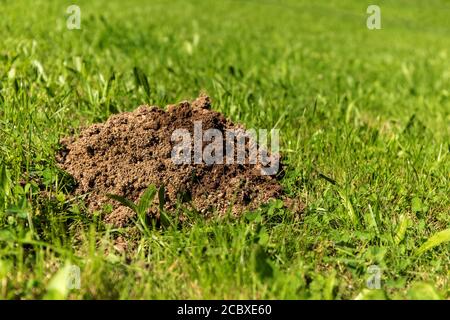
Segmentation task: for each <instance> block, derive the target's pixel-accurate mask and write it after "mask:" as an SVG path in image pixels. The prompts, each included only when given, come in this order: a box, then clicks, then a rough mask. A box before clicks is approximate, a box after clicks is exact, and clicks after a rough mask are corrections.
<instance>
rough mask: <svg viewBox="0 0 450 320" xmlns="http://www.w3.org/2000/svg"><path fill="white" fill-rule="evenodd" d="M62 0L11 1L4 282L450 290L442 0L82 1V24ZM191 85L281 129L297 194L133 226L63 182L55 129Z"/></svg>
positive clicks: (96, 293)
mask: <svg viewBox="0 0 450 320" xmlns="http://www.w3.org/2000/svg"><path fill="white" fill-rule="evenodd" d="M71 4H73V3H72V2H67V1H44V0H35V1H27V0H24V1H15V0H3V1H0V17H1V18H0V141H1V143H0V298H1V299H41V298H70V299H210V298H215V299H231V298H233V299H241V298H249V299H250V298H251V299H355V298H379V299H383V298H386V299H413V298H436V299H449V298H450V284H449V278H450V269H449V265H450V254H449V249H450V242H449V240H450V38H449V34H450V23H449V18H448V17H449V15H450V2H449V1H444V0H429V1H427V2H426V3H425V2H421V1H418V0H414V1H406V0H398V1H382V0H380V1H378V2H377V4H378V5H379V6H380V8H381V24H382V29H381V30H369V29H368V28H367V27H366V19H367V18H368V16H369V15H368V14H367V13H366V9H367V6H368V5H369V4H372V3H369V2H367V3H365V2H361V1H347V0H345V1H337V0H336V1H322V0H320V1H314V2H311V1H293V0H292V1H291V0H281V1H276V0H267V1H256V0H220V1H219V0H217V1H186V0H179V1H170V2H169V1H156V0H155V1H144V0H142V1H138V0H131V1H106V0H101V1H95V2H94V1H76V3H75V4H77V5H78V6H79V7H80V8H81V29H80V30H69V29H67V27H66V20H67V18H68V14H67V13H66V8H67V7H68V6H69V5H71ZM136 74H138V75H140V78H142V75H143V74H144V75H145V76H146V78H147V79H148V84H149V85H148V86H145V85H142V82H139V81H136V76H135V75H136ZM200 92H206V93H208V95H210V97H211V99H212V100H213V108H214V109H215V110H217V111H220V112H222V113H224V114H225V115H226V116H227V117H229V118H230V119H232V120H233V121H236V122H241V123H244V124H245V125H246V126H247V127H252V128H268V129H270V128H273V127H276V128H279V129H280V139H281V150H282V153H283V154H284V156H285V164H286V175H285V177H284V178H283V180H282V184H283V186H284V188H285V190H286V192H287V193H288V194H289V195H291V196H292V197H296V198H298V199H300V200H301V201H303V202H304V203H305V204H306V206H307V207H306V210H305V212H304V213H303V214H301V215H298V214H294V213H292V212H289V211H288V210H285V209H282V208H280V205H279V203H278V202H272V203H270V204H268V205H265V206H263V207H261V208H260V209H259V210H257V211H254V212H247V213H243V214H242V216H241V217H240V218H234V217H221V218H213V219H210V220H205V219H204V218H202V217H201V216H200V215H199V216H194V217H192V219H191V220H190V221H189V223H188V224H186V225H184V226H183V227H182V228H176V227H168V228H164V229H154V230H152V232H151V234H150V235H142V234H139V233H136V232H129V230H128V229H127V228H123V229H117V228H112V227H111V226H109V225H107V224H105V223H103V222H102V219H101V217H102V215H103V214H104V213H103V212H93V213H87V212H86V210H85V209H84V207H83V202H82V200H81V199H77V198H74V197H73V196H71V195H70V192H69V190H70V188H71V185H70V184H71V183H70V179H68V178H67V176H65V175H64V174H63V173H62V172H61V171H60V170H58V168H57V166H56V163H55V157H54V155H55V151H56V150H57V149H58V142H59V139H60V138H61V137H64V136H67V135H70V134H73V133H77V132H78V130H79V128H80V127H82V126H86V125H89V124H91V123H94V122H101V121H104V120H106V119H107V118H108V117H109V116H110V115H111V114H114V113H118V112H122V111H130V110H133V109H135V108H136V107H137V106H139V105H141V104H152V105H160V106H165V105H166V104H169V103H175V102H178V101H180V100H184V99H189V100H191V99H193V98H195V97H196V96H197V95H198V94H199V93H200ZM106 209H107V208H106ZM106 209H105V210H106ZM118 236H122V237H123V238H124V239H126V241H130V242H134V243H137V244H138V245H137V249H136V250H135V251H133V252H132V253H122V252H121V251H119V250H117V248H115V247H114V239H115V238H117V237H118ZM71 265H76V266H78V267H79V268H80V288H79V289H76V288H75V289H71V290H70V288H68V287H67V285H66V283H65V277H66V275H67V273H68V270H69V269H70V268H71V267H70V266H71ZM371 266H376V267H371ZM374 268H375V269H374ZM373 270H375V271H377V275H379V276H380V277H381V285H380V288H379V289H369V288H368V287H367V283H366V282H367V280H368V279H370V277H373V276H374V275H375V274H374V273H373ZM372 279H373V278H372Z"/></svg>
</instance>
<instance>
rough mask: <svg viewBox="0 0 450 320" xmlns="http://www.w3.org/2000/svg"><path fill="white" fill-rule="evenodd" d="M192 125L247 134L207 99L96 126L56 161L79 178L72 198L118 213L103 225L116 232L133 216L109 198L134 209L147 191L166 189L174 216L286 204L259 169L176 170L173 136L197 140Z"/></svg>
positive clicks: (69, 143)
mask: <svg viewBox="0 0 450 320" xmlns="http://www.w3.org/2000/svg"><path fill="white" fill-rule="evenodd" d="M194 121H202V125H203V130H206V129H209V128H215V129H218V130H220V131H222V132H223V131H224V130H226V129H238V128H241V129H242V128H243V127H242V126H240V125H235V124H233V123H232V122H231V121H229V120H227V119H225V117H224V116H223V115H222V114H220V113H218V112H215V111H213V110H211V103H210V99H209V98H208V97H206V96H201V97H199V98H198V99H197V100H195V101H193V102H192V103H189V102H181V103H179V104H178V105H171V106H168V107H167V111H164V110H162V109H160V108H158V107H150V106H140V107H139V108H137V109H136V110H135V111H133V112H125V113H121V114H117V115H113V116H111V117H110V118H109V119H108V120H107V121H106V122H105V123H101V124H94V125H92V126H90V127H88V128H86V129H84V130H82V131H81V133H80V134H79V136H78V137H69V138H64V139H62V140H61V144H62V148H61V150H60V151H59V153H58V155H57V161H58V163H59V165H60V167H61V168H62V169H64V170H65V171H67V172H68V173H69V174H71V175H72V176H73V177H74V179H75V181H76V182H77V187H76V190H75V194H77V195H86V197H85V201H86V204H87V206H88V208H89V209H90V210H98V209H101V208H102V207H103V206H104V205H105V204H112V205H113V211H112V212H111V213H110V214H108V215H107V216H106V221H107V222H109V223H112V224H114V225H116V226H123V225H126V224H127V223H128V222H129V220H130V217H131V216H132V215H133V214H134V213H133V212H132V211H131V210H130V209H128V208H126V207H124V206H122V205H120V204H119V203H118V202H116V201H114V200H111V199H110V198H108V197H107V196H106V195H107V194H108V193H109V194H116V195H121V196H123V197H125V198H127V199H129V200H132V201H134V202H136V201H137V200H139V199H140V197H141V195H142V194H143V192H144V191H145V190H146V188H147V187H148V186H149V185H150V184H154V185H155V186H157V187H158V186H161V185H164V186H165V192H166V194H165V207H166V209H167V210H168V211H169V212H171V211H173V210H174V209H175V207H176V205H177V203H178V204H179V203H181V202H183V205H184V206H188V207H191V208H194V209H196V210H198V211H199V212H201V213H203V214H205V215H211V214H224V213H225V212H227V210H230V211H231V212H232V213H233V214H239V213H241V212H242V211H245V210H246V209H255V208H257V207H258V206H260V205H261V204H263V203H266V202H267V201H268V200H269V199H271V198H279V197H280V196H282V188H281V186H280V184H279V182H278V179H279V176H278V177H277V176H268V175H261V172H260V164H258V163H257V164H254V165H250V164H213V165H206V164H181V165H180V164H175V163H174V162H173V160H172V158H171V151H172V148H173V145H174V142H172V141H171V134H172V132H173V131H174V130H175V129H187V130H189V132H190V133H193V128H194ZM224 154H225V152H224ZM155 198H156V199H155V203H156V202H157V201H158V199H157V198H158V197H155ZM155 207H157V206H155ZM149 214H155V215H158V213H157V212H151V211H150V212H149Z"/></svg>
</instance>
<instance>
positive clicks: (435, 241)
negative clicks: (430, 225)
mask: <svg viewBox="0 0 450 320" xmlns="http://www.w3.org/2000/svg"><path fill="white" fill-rule="evenodd" d="M448 241H450V229H445V230H443V231H440V232H438V233H435V234H434V235H432V236H431V237H430V238H429V239H428V240H427V241H425V243H424V244H422V245H421V246H420V248H419V249H417V251H416V255H417V256H420V255H422V254H423V253H425V252H427V251H428V250H430V249H432V248H434V247H436V246H438V245H440V244H442V243H444V242H448Z"/></svg>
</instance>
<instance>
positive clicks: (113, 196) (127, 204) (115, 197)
mask: <svg viewBox="0 0 450 320" xmlns="http://www.w3.org/2000/svg"><path fill="white" fill-rule="evenodd" d="M106 196H107V197H108V198H110V199H113V200H116V201H117V202H119V203H120V204H122V205H124V206H125V207H128V208H130V209H131V210H133V211H134V212H136V213H137V212H138V208H137V206H136V205H135V204H134V203H133V202H132V201H131V200H128V199H127V198H125V197H122V196H118V195H116V194H110V193H108V194H107V195H106Z"/></svg>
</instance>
